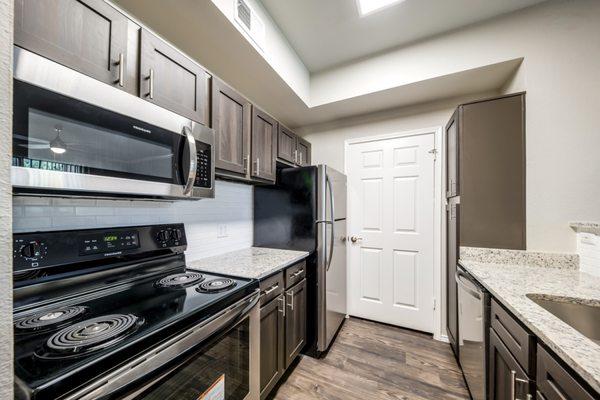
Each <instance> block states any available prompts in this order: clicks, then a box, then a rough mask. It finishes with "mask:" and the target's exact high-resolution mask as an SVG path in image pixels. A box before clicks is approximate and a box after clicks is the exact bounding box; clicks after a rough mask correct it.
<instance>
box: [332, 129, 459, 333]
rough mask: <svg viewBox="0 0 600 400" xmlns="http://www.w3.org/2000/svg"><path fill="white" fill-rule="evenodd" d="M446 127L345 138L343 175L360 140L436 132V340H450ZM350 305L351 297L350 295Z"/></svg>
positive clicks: (434, 280)
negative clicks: (447, 315) (447, 321)
mask: <svg viewBox="0 0 600 400" xmlns="http://www.w3.org/2000/svg"><path fill="white" fill-rule="evenodd" d="M443 131H444V129H443V127H442V126H434V127H430V128H422V129H414V130H410V131H402V132H396V133H388V134H383V135H373V136H365V137H360V138H353V139H346V140H345V141H344V174H346V175H348V162H349V160H350V146H351V145H354V144H359V143H368V142H376V141H382V140H389V139H397V138H402V137H409V136H419V135H430V134H433V138H434V149H435V150H436V157H435V160H434V163H433V165H434V167H433V168H434V171H433V185H434V188H433V191H434V201H433V293H432V295H433V296H434V309H433V338H434V339H436V340H440V341H443V342H448V336H447V335H446V332H445V329H444V326H445V321H444V315H445V306H446V305H445V301H444V300H443V299H444V298H445V290H444V286H445V279H444V275H445V272H446V271H445V270H446V265H445V262H444V260H443V257H442V255H443V254H444V253H445V240H446V238H445V236H446V234H445V229H446V223H445V218H444V216H445V211H444V205H445V198H444V193H445V188H444V186H445V182H444V179H443V178H444V173H445V171H444V170H445V163H446V160H445V153H446V152H445V147H446V143H445V141H444V135H443ZM349 190H350V186H349V185H348V194H347V202H348V204H347V209H348V210H350V207H351V202H352V198H351V196H350V195H349ZM346 217H347V220H348V227H349V229H348V230H349V231H350V227H351V226H352V222H351V220H352V216H351V215H349V214H348V215H347V216H346ZM346 251H347V252H348V253H349V252H350V246H348V247H347V250H346ZM347 259H348V260H350V254H348V255H347ZM346 279H347V280H348V282H347V283H346V284H347V285H348V287H350V286H349V280H350V274H347V278H346ZM347 296H350V291H348V294H347ZM347 301H348V304H350V303H349V301H350V299H349V298H348V300H347Z"/></svg>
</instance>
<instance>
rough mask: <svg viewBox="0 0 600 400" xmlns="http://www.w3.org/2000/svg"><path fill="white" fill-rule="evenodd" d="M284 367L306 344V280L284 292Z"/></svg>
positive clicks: (287, 365) (288, 364)
mask: <svg viewBox="0 0 600 400" xmlns="http://www.w3.org/2000/svg"><path fill="white" fill-rule="evenodd" d="M285 297H286V300H287V305H286V307H287V310H286V317H285V367H286V368H287V367H289V366H290V364H291V363H292V362H293V361H294V359H295V358H296V356H297V355H298V354H300V350H302V348H303V347H304V345H305V344H306V279H304V280H302V281H301V282H300V283H297V284H296V285H295V286H293V287H292V288H291V289H288V290H286V292H285Z"/></svg>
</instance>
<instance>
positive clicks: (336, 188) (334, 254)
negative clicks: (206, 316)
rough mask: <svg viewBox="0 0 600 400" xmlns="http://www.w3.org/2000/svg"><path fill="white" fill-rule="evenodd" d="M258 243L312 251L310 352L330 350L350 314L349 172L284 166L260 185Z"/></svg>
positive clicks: (256, 215) (256, 222)
mask: <svg viewBox="0 0 600 400" xmlns="http://www.w3.org/2000/svg"><path fill="white" fill-rule="evenodd" d="M254 245H255V246H258V247H272V248H280V249H290V250H304V251H308V252H310V253H311V256H310V257H309V260H308V268H307V272H308V275H307V278H308V287H309V290H308V294H309V298H308V311H307V313H308V315H307V327H308V333H307V336H308V340H307V343H308V344H307V348H306V349H305V353H308V354H311V355H319V354H320V353H322V352H324V351H326V350H327V349H328V348H329V346H330V344H331V342H332V340H333V338H334V337H335V335H336V333H337V331H338V330H339V327H340V326H341V324H342V322H343V321H344V318H345V316H346V313H347V306H346V176H345V175H344V174H342V173H341V172H339V171H336V170H335V169H333V168H331V167H328V166H326V165H318V166H310V167H302V168H283V169H280V170H279V171H278V173H277V184H276V185H273V186H257V187H255V189H254Z"/></svg>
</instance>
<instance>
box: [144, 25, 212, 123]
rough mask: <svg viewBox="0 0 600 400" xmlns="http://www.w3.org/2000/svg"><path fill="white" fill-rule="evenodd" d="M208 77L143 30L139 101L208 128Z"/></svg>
mask: <svg viewBox="0 0 600 400" xmlns="http://www.w3.org/2000/svg"><path fill="white" fill-rule="evenodd" d="M209 81H210V75H209V74H208V73H207V72H206V71H204V69H203V68H202V67H201V66H199V65H198V64H196V63H194V62H193V61H192V60H190V59H189V58H187V57H186V56H185V55H183V54H182V53H180V52H179V51H177V50H176V49H175V48H173V47H171V46H170V45H169V44H168V43H166V42H164V41H163V40H161V39H160V38H158V37H156V36H154V35H153V34H151V33H150V32H148V31H146V30H145V29H143V30H142V44H141V58H140V91H141V93H140V94H141V97H143V98H144V99H146V100H148V101H150V102H152V103H155V104H157V105H159V106H161V107H164V108H166V109H168V110H171V111H173V112H175V113H177V114H179V115H182V116H184V117H186V118H190V119H192V120H194V121H197V122H200V123H201V124H204V125H208V123H209V121H208V115H209V108H208V107H209V102H208V99H209V92H208V90H209Z"/></svg>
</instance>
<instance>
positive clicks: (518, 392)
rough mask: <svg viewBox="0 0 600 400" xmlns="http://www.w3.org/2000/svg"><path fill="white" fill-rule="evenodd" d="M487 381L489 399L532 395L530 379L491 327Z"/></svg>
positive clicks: (523, 397)
mask: <svg viewBox="0 0 600 400" xmlns="http://www.w3.org/2000/svg"><path fill="white" fill-rule="evenodd" d="M488 383H489V399H490V400H514V399H516V398H518V399H526V398H527V395H528V394H530V395H531V396H533V390H534V388H533V386H534V385H533V382H532V380H530V379H529V378H528V377H527V374H526V373H525V371H523V369H522V368H521V366H520V365H519V364H518V363H517V360H515V358H514V357H513V356H512V355H511V354H510V351H509V350H508V348H507V347H506V346H505V345H504V343H502V341H501V340H500V338H499V337H498V335H496V333H495V332H494V330H493V329H491V328H490V344H489V371H488ZM513 388H514V392H513Z"/></svg>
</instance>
